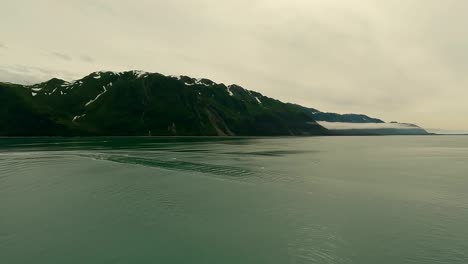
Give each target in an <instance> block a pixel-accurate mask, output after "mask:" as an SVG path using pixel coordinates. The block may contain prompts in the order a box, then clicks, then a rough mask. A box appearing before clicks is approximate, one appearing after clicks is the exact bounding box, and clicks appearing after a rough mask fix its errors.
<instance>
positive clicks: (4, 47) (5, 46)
mask: <svg viewBox="0 0 468 264" xmlns="http://www.w3.org/2000/svg"><path fill="white" fill-rule="evenodd" d="M7 48H8V47H7V45H5V44H3V43H2V42H0V49H7Z"/></svg>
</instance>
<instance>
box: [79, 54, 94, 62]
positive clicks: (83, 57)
mask: <svg viewBox="0 0 468 264" xmlns="http://www.w3.org/2000/svg"><path fill="white" fill-rule="evenodd" d="M80 59H81V60H83V61H84V62H88V63H93V62H94V60H93V58H91V57H90V56H87V55H81V56H80Z"/></svg>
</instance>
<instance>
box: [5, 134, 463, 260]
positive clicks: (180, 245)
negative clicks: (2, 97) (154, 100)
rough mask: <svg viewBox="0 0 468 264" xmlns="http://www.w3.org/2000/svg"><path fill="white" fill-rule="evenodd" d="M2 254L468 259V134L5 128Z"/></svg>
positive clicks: (82, 257) (15, 256)
mask: <svg viewBox="0 0 468 264" xmlns="http://www.w3.org/2000/svg"><path fill="white" fill-rule="evenodd" d="M0 262H1V263H5V264H14V263H35V264H36V263H47V264H50V263H87V264H88V263H216V264H218V263H256V264H258V263H269V264H270V263H281V264H284V263H359V264H367V263H372V264H376V263H379V264H382V263H391V264H395V263H398V264H402V263H468V137H462V136H459V137H457V136H424V137H416V136H415V137H402V136H395V137H306V138H233V139H213V138H198V139H191V138H70V139H54V138H49V139H44V138H39V139H0Z"/></svg>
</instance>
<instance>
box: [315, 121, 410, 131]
mask: <svg viewBox="0 0 468 264" xmlns="http://www.w3.org/2000/svg"><path fill="white" fill-rule="evenodd" d="M317 123H319V124H320V125H322V126H324V127H325V128H327V129H331V130H348V129H414V128H415V127H414V125H410V124H400V123H344V122H325V121H319V122H317Z"/></svg>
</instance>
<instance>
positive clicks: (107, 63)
mask: <svg viewBox="0 0 468 264" xmlns="http://www.w3.org/2000/svg"><path fill="white" fill-rule="evenodd" d="M467 14H468V1H465V0H260V1H257V0H235V1H224V0H172V1H168V0H164V1H162V0H161V1H160V0H133V1H124V0H43V1H40V0H15V1H3V2H2V4H1V8H0V81H10V82H22V83H32V82H38V81H44V80H46V79H49V78H51V77H59V78H64V79H66V80H71V79H77V78H80V77H82V76H84V75H86V74H88V73H90V72H92V71H97V70H114V71H122V70H130V69H138V70H145V71H150V72H161V73H163V74H184V75H189V76H192V77H206V78H210V79H212V80H213V81H216V82H223V83H227V84H230V83H236V84H240V85H242V86H244V87H245V88H247V89H250V90H256V91H259V92H261V93H263V94H265V95H268V96H270V97H275V98H278V99H280V100H283V101H288V102H295V103H299V104H302V105H304V106H309V107H314V108H317V109H319V110H322V111H332V112H341V113H349V112H354V113H365V114H368V115H371V116H374V117H378V118H381V119H384V120H386V121H393V120H397V121H401V122H413V123H416V124H419V125H421V126H423V127H425V128H433V129H449V130H464V131H468V27H467V25H468V15H467Z"/></svg>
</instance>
